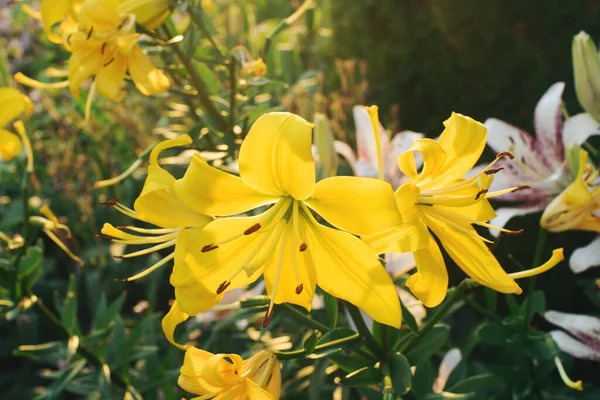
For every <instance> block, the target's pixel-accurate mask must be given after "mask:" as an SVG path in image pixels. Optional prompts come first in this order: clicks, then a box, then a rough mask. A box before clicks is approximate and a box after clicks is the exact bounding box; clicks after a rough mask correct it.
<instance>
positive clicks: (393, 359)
mask: <svg viewBox="0 0 600 400" xmlns="http://www.w3.org/2000/svg"><path fill="white" fill-rule="evenodd" d="M388 365H389V367H390V378H391V379H392V386H393V387H394V391H395V392H396V393H399V394H404V393H408V391H409V390H410V388H411V386H412V373H411V372H410V364H409V363H408V360H407V359H406V357H404V356H403V355H402V354H400V353H395V354H390V356H389V358H388Z"/></svg>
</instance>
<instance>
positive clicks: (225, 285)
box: [217, 281, 231, 294]
mask: <svg viewBox="0 0 600 400" xmlns="http://www.w3.org/2000/svg"><path fill="white" fill-rule="evenodd" d="M229 285H231V282H229V281H225V282H223V283H221V284H220V285H219V287H218V288H217V294H221V293H223V292H224V291H225V289H227V288H228V287H229Z"/></svg>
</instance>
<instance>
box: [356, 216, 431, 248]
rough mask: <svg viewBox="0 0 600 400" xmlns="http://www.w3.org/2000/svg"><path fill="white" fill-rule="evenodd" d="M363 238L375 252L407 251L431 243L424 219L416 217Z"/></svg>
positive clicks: (424, 246)
mask: <svg viewBox="0 0 600 400" xmlns="http://www.w3.org/2000/svg"><path fill="white" fill-rule="evenodd" d="M361 239H362V240H363V241H364V242H365V243H366V244H368V245H369V246H370V247H371V249H373V253H375V254H383V253H406V252H409V251H416V250H419V249H424V248H426V247H427V246H428V243H429V231H428V230H427V226H426V225H425V224H424V223H423V221H422V220H421V219H420V218H418V217H416V218H413V219H411V220H410V221H407V222H405V223H403V224H399V225H395V226H393V227H391V228H388V229H386V230H384V231H381V232H379V233H377V234H375V235H370V236H363V237H362V238H361Z"/></svg>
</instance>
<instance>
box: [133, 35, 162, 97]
mask: <svg viewBox="0 0 600 400" xmlns="http://www.w3.org/2000/svg"><path fill="white" fill-rule="evenodd" d="M129 74H130V75H131V78H132V79H133V83H135V87H137V88H138V90H139V91H140V92H142V94H144V95H146V96H152V95H155V94H159V93H163V92H166V91H167V90H168V89H169V86H170V85H171V82H170V81H169V78H167V76H166V75H165V74H164V72H162V71H161V70H160V69H158V68H156V67H155V66H154V64H152V61H150V58H149V57H148V56H147V55H146V53H144V52H143V51H142V50H141V49H140V48H139V47H137V46H135V47H134V48H133V50H132V51H131V54H130V55H129Z"/></svg>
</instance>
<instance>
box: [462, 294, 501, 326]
mask: <svg viewBox="0 0 600 400" xmlns="http://www.w3.org/2000/svg"><path fill="white" fill-rule="evenodd" d="M465 303H467V305H468V306H469V307H471V308H472V309H473V310H475V311H477V312H479V313H480V314H483V315H485V316H486V317H488V318H489V319H491V320H494V321H496V322H502V318H500V317H499V316H498V315H496V314H495V313H493V312H492V311H490V310H488V309H487V308H484V307H481V306H480V305H479V304H477V302H476V301H473V299H471V298H469V297H465Z"/></svg>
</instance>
